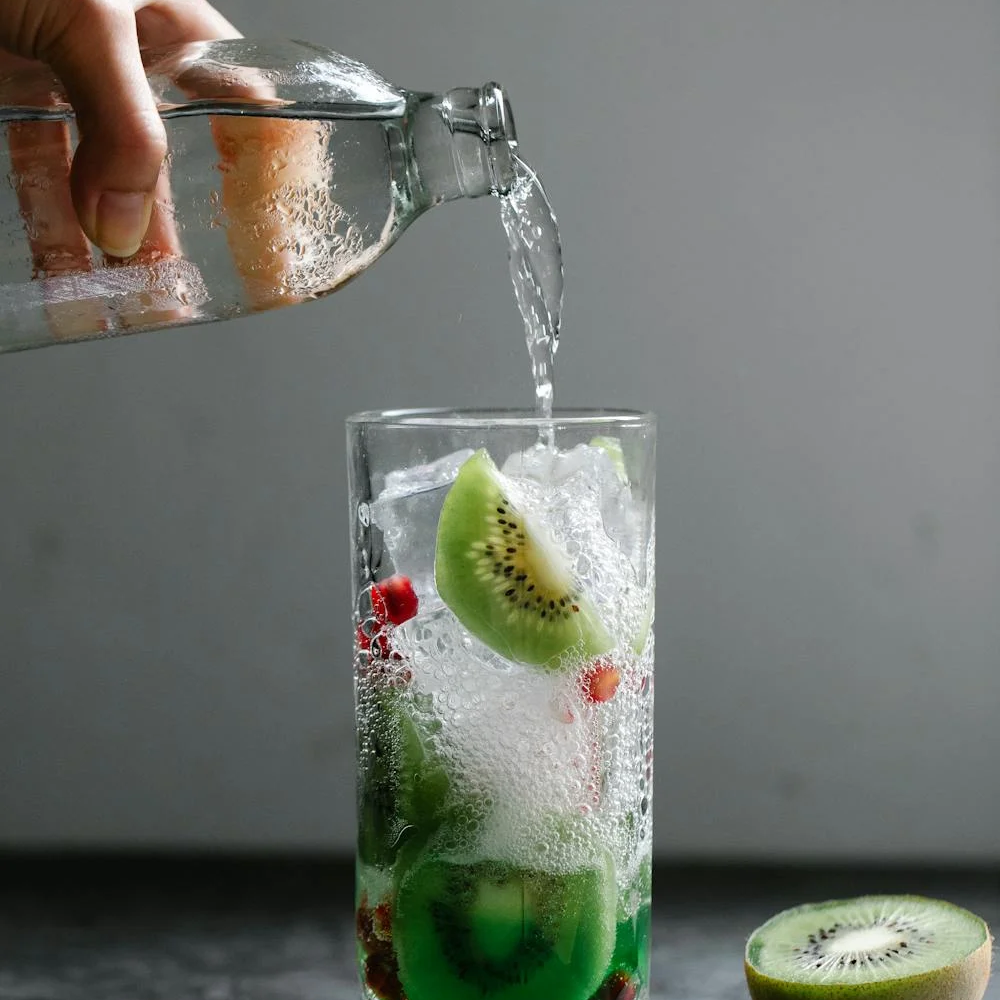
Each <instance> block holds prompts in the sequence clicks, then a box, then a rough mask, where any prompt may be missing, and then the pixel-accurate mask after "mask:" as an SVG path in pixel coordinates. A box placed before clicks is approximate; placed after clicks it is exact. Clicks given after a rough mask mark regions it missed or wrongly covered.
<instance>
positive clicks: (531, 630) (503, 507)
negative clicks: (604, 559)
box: [434, 450, 612, 665]
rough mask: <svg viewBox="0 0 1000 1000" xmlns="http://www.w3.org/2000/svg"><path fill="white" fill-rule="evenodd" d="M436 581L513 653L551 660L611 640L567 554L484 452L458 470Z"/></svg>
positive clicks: (449, 599)
mask: <svg viewBox="0 0 1000 1000" xmlns="http://www.w3.org/2000/svg"><path fill="white" fill-rule="evenodd" d="M434 579H435V583H436V585H437V591H438V594H439V595H440V596H441V599H442V600H443V601H444V602H445V604H447V605H448V607H449V608H450V609H451V611H452V612H453V614H454V615H455V617H456V618H458V620H459V621H460V622H461V623H462V624H463V625H464V626H465V627H466V628H467V629H468V630H469V631H470V632H471V633H472V634H473V635H475V636H476V637H477V638H479V639H480V640H482V641H483V642H484V643H486V645H487V646H489V647H490V648H491V649H493V650H494V651H495V652H497V653H500V655H501V656H505V657H507V659H510V660H517V661H519V662H521V663H531V664H536V665H550V664H554V663H555V661H557V660H558V659H559V658H560V657H561V656H563V654H565V653H566V652H567V651H569V650H570V649H572V650H574V651H575V652H577V653H578V654H579V656H580V658H581V659H593V658H594V657H596V656H600V655H601V654H602V653H606V652H607V651H608V650H609V649H610V648H611V646H612V641H611V637H610V636H609V635H608V632H607V629H605V627H604V625H603V624H602V623H601V620H600V617H599V616H598V614H597V612H596V610H595V609H594V608H593V606H592V605H591V603H590V601H589V600H588V599H587V597H586V595H585V594H583V593H582V592H581V588H580V586H579V585H578V583H577V581H576V580H575V579H574V578H573V574H572V572H571V571H570V570H569V568H568V567H567V566H566V565H565V560H564V558H563V556H562V553H561V552H559V550H558V549H557V548H556V546H555V544H554V543H553V542H552V541H551V539H549V538H548V537H547V535H546V533H545V531H544V529H543V528H542V527H541V526H540V525H533V524H532V523H531V520H530V518H529V517H527V516H526V515H525V512H524V511H523V510H521V509H520V508H519V507H518V505H517V504H515V503H512V502H511V498H510V490H509V487H508V484H507V481H506V479H505V477H504V476H503V474H502V473H501V472H500V471H499V470H498V469H497V467H496V466H495V465H494V464H493V461H492V459H491V458H490V457H489V455H488V454H487V453H486V452H485V451H483V450H480V451H477V452H476V453H475V454H474V455H473V456H472V457H471V458H469V459H468V460H467V461H466V462H465V464H464V465H463V466H462V467H461V469H459V472H458V476H457V478H456V479H455V482H454V484H453V485H452V487H451V489H450V490H449V491H448V495H447V496H446V497H445V500H444V506H443V508H442V510H441V518H440V520H439V521H438V532H437V548H436V552H435V557H434Z"/></svg>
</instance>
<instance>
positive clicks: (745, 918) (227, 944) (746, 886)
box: [0, 856, 1000, 1000]
mask: <svg viewBox="0 0 1000 1000" xmlns="http://www.w3.org/2000/svg"><path fill="white" fill-rule="evenodd" d="M352 887H353V877H352V872H351V868H350V866H349V865H348V864H345V863H337V862H329V861H306V860H297V861H274V860H271V861H260V860H257V861H254V860H243V861H233V860H200V861H191V860H181V859H172V860H159V861H154V860H150V859H132V860H123V859H111V858H106V859H86V858H77V859H72V860H67V859H61V860H60V859H52V858H40V857H31V858H25V857H16V856H7V857H6V858H4V859H2V860H0V1000H356V998H357V997H358V996H359V991H358V988H357V985H356V979H355V972H354V967H353V934H354V929H353V919H352V913H351V893H352ZM865 892H915V893H921V894H925V895H933V896H939V897H942V898H945V899H950V900H952V901H954V902H956V903H959V904H961V905H964V906H967V907H969V908H970V909H973V910H975V911H976V912H978V913H980V914H982V915H983V916H984V917H985V918H986V919H987V920H988V921H989V922H990V923H991V925H992V926H993V927H994V928H995V929H996V928H998V927H1000V872H997V871H995V870H993V871H987V870H980V871H970V870H964V871H957V870H956V871H930V870H919V869H910V870H903V869H894V870H889V869H876V868H872V869H868V870H859V869H856V868H854V869H823V868H816V869H804V868H801V869H788V868H777V867H752V868H751V867H747V866H733V867H728V868H720V867H714V868H708V867H684V868H678V867H660V868H658V869H657V871H656V874H655V888H654V896H655V900H656V903H655V907H654V943H653V983H652V990H653V996H654V997H655V998H656V1000H746V996H747V994H746V989H745V986H744V983H743V971H742V953H743V944H744V941H745V939H746V936H747V934H748V932H749V931H751V930H752V929H753V928H754V927H755V926H756V925H757V924H758V923H761V922H762V921H763V920H764V919H766V918H767V917H768V916H769V915H770V914H772V913H773V912H775V911H776V910H778V909H781V908H783V907H785V906H790V905H793V904H795V903H799V902H805V901H807V900H814V899H827V898H831V897H838V896H848V895H858V894H861V893H865ZM987 997H988V998H989V1000H1000V978H994V980H993V982H992V984H991V986H990V990H989V992H988V993H987ZM942 1000H945V998H942Z"/></svg>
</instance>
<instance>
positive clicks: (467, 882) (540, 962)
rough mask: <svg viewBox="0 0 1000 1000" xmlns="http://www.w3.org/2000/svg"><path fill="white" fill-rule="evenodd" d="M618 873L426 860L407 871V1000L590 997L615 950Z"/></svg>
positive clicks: (403, 939)
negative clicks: (533, 868)
mask: <svg viewBox="0 0 1000 1000" xmlns="http://www.w3.org/2000/svg"><path fill="white" fill-rule="evenodd" d="M615 892H616V888H615V874H614V864H613V862H612V861H611V858H610V856H608V857H607V858H606V859H605V863H604V865H603V867H594V868H586V869H578V870H574V871H569V872H565V873H560V874H556V873H551V872H542V871H536V870H532V869H525V868H520V867H517V866H514V865H511V864H509V863H507V862H502V861H497V860H483V861H477V862H473V863H460V862H455V861H449V860H445V859H443V858H439V857H434V856H432V855H429V854H426V853H425V855H424V856H423V858H422V859H421V860H419V861H417V862H416V863H415V864H414V865H413V866H412V867H411V868H410V869H409V870H408V871H407V872H406V873H405V875H404V877H403V879H402V882H401V884H400V886H399V891H398V894H397V898H396V913H395V920H394V923H393V938H394V942H395V946H396V953H397V955H398V958H399V968H400V979H401V981H402V984H403V989H404V991H405V993H406V996H407V998H408V1000H440V998H441V997H448V998H449V1000H552V998H553V997H559V998H560V1000H587V998H589V997H590V996H592V995H593V993H594V991H595V990H596V989H597V988H598V987H599V986H600V984H601V981H602V977H603V976H604V973H605V970H606V966H607V963H608V960H609V959H610V958H611V955H612V951H613V950H614V944H615Z"/></svg>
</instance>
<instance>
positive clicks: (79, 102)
mask: <svg viewBox="0 0 1000 1000" xmlns="http://www.w3.org/2000/svg"><path fill="white" fill-rule="evenodd" d="M35 2H37V0H35ZM48 7H49V9H50V12H51V15H52V16H50V17H49V18H46V19H44V22H43V23H44V27H42V26H40V36H39V37H38V38H37V39H36V44H35V46H34V48H35V54H36V55H37V56H38V57H39V58H41V59H43V60H44V61H45V62H47V63H48V64H49V65H50V66H51V67H52V68H53V69H54V70H55V72H56V75H57V76H58V77H59V78H60V80H62V82H63V85H64V86H65V88H66V95H67V97H68V98H69V100H70V103H71V104H72V105H73V109H74V111H75V113H76V118H77V123H78V125H79V129H80V144H79V146H78V147H77V150H76V154H75V155H74V157H73V169H72V174H71V185H72V192H73V204H74V206H75V208H76V211H77V215H78V216H79V218H80V224H81V225H82V227H83V231H84V232H85V233H86V234H87V237H88V238H89V239H90V240H91V241H92V242H94V243H96V244H97V246H98V247H100V248H101V250H103V251H104V252H105V253H107V254H110V255H111V256H114V257H129V256H131V255H132V254H134V253H135V252H136V251H137V250H138V249H139V246H140V244H141V243H142V238H143V236H144V235H145V232H146V227H147V226H148V225H149V217H150V212H151V210H152V206H153V189H154V188H155V186H156V180H157V177H158V175H159V172H160V166H161V164H162V162H163V158H164V156H165V155H166V151H167V140H166V134H165V132H164V129H163V122H162V121H161V120H160V116H159V114H158V113H157V110H156V106H155V104H154V102H153V96H152V94H151V92H150V89H149V84H148V83H147V81H146V74H145V72H144V71H143V67H142V60H141V58H140V56H139V43H138V39H137V37H136V25H135V14H134V12H133V8H132V4H131V3H128V4H125V3H121V2H116V0H49V3H48Z"/></svg>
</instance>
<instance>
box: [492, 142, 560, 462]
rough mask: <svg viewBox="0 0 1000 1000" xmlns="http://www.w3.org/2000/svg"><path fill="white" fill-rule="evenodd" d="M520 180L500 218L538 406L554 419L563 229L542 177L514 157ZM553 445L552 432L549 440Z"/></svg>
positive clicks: (544, 415) (507, 197) (503, 205)
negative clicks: (539, 177) (560, 228)
mask: <svg viewBox="0 0 1000 1000" xmlns="http://www.w3.org/2000/svg"><path fill="white" fill-rule="evenodd" d="M514 166H515V177H516V179H515V181H514V186H513V187H512V188H511V190H510V192H509V193H508V194H506V195H504V196H503V197H501V199H500V217H501V219H502V220H503V227H504V230H505V231H506V233H507V241H508V243H509V247H510V249H509V258H510V277H511V281H512V282H513V285H514V296H515V298H516V299H517V305H518V308H519V309H520V310H521V318H522V320H523V321H524V335H525V339H526V340H527V343H528V353H529V355H530V356H531V374H532V378H533V379H534V383H535V405H536V408H537V411H538V415H539V416H540V417H542V418H544V419H545V420H550V419H551V417H552V396H553V386H554V375H553V370H552V366H553V361H554V359H555V353H556V348H558V346H559V324H560V322H561V320H562V298H563V262H562V246H561V244H560V241H559V227H558V225H557V223H556V217H555V214H554V213H553V211H552V206H551V205H550V204H549V199H548V197H547V196H546V194H545V189H544V188H543V187H542V184H541V181H539V179H538V176H537V175H536V174H535V172H534V171H533V170H532V169H531V167H529V166H528V165H527V164H526V163H525V162H524V161H523V160H521V159H520V158H519V157H515V158H514ZM547 440H548V442H549V443H550V444H551V443H552V438H551V434H549V435H548V436H547Z"/></svg>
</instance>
